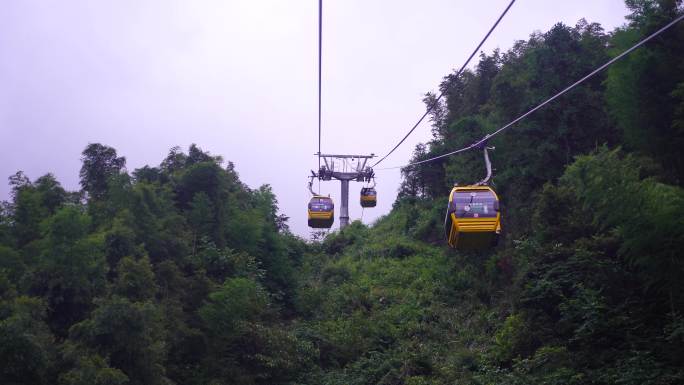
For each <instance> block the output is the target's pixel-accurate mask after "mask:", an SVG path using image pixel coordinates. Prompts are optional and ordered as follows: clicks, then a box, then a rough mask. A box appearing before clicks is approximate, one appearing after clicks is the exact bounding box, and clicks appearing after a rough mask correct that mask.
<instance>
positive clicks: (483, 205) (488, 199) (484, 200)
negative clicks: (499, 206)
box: [453, 190, 497, 218]
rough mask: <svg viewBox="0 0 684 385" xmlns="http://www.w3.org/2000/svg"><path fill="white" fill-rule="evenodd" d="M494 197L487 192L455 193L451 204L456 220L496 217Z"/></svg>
mask: <svg viewBox="0 0 684 385" xmlns="http://www.w3.org/2000/svg"><path fill="white" fill-rule="evenodd" d="M495 202H496V196H495V195H494V193H492V192H491V191H489V190H475V191H457V192H455V193H454V197H453V204H454V209H455V212H456V217H458V218H493V217H496V214H497V213H496V208H495Z"/></svg>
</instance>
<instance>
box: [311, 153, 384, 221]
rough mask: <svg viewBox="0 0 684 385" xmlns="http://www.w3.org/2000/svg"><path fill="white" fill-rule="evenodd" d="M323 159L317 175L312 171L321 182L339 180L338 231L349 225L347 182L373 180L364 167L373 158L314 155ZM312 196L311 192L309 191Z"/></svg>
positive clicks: (369, 156)
mask: <svg viewBox="0 0 684 385" xmlns="http://www.w3.org/2000/svg"><path fill="white" fill-rule="evenodd" d="M314 155H316V156H320V158H321V159H323V162H324V163H325V164H324V165H321V167H320V169H319V170H318V173H315V172H313V171H312V174H313V176H314V177H316V178H318V179H319V180H322V181H329V180H333V179H336V180H339V181H340V185H341V193H342V194H341V197H340V199H341V202H340V229H343V228H345V227H347V225H349V181H356V182H369V181H370V180H371V179H372V178H373V175H374V174H373V169H372V168H370V167H367V166H366V163H367V162H368V159H372V158H374V157H375V154H370V155H337V154H319V153H316V154H314ZM311 193H312V194H314V192H313V191H311Z"/></svg>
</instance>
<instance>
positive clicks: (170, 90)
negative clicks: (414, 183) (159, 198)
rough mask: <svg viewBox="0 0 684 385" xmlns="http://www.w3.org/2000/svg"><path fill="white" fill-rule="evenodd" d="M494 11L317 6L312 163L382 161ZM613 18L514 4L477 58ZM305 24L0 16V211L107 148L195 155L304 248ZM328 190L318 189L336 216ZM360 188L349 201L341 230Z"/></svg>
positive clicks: (400, 159)
mask: <svg viewBox="0 0 684 385" xmlns="http://www.w3.org/2000/svg"><path fill="white" fill-rule="evenodd" d="M507 4H508V0H487V1H461V0H423V1H406V0H400V1H398V0H378V1H372V0H371V1H369V0H366V1H361V0H324V7H323V13H324V15H323V19H324V21H323V136H322V151H323V152H324V153H355V154H358V153H371V152H373V153H375V154H378V155H382V154H385V153H386V152H387V151H389V149H390V148H391V147H393V146H394V144H396V142H397V141H398V140H399V139H400V138H401V137H402V136H403V135H404V134H405V133H406V132H407V131H408V129H409V128H410V127H411V126H412V125H413V124H414V123H415V121H416V120H417V119H418V117H419V116H420V115H421V114H422V113H423V112H424V108H425V107H424V105H423V103H422V102H421V99H422V97H423V95H424V93H425V92H428V91H436V90H437V88H438V86H439V83H440V81H441V79H442V77H443V76H445V75H447V74H449V73H450V72H452V71H453V70H454V69H455V68H458V67H460V66H461V65H462V63H463V62H464V61H465V59H466V58H467V56H468V55H469V53H470V52H471V51H472V50H473V49H474V47H475V46H476V44H477V43H478V42H479V40H480V39H481V38H482V37H483V36H484V34H485V33H486V31H487V30H488V29H489V28H490V26H491V25H492V24H493V22H494V21H495V19H496V18H497V17H498V15H499V14H500V13H501V11H502V10H503V9H504V7H505V6H506V5H507ZM627 13H628V11H627V9H626V8H625V6H624V4H623V2H622V1H621V0H572V1H567V0H566V1H544V0H518V1H517V2H516V4H515V5H513V7H512V9H511V10H510V11H509V13H508V14H507V16H506V17H505V18H504V19H503V21H502V22H501V24H500V25H499V27H498V28H497V30H496V31H495V32H494V33H493V34H492V36H491V37H490V39H489V41H488V42H487V43H486V44H485V46H484V47H483V51H485V52H486V53H491V51H492V50H494V49H495V48H497V47H498V48H500V49H501V50H507V49H509V48H510V47H511V46H512V45H513V43H514V42H515V41H516V40H522V39H527V38H528V36H529V35H530V33H532V32H533V31H546V30H548V29H549V28H550V27H551V26H553V24H555V23H557V22H563V23H566V24H568V25H575V23H576V22H577V21H578V20H579V19H580V18H582V17H584V18H586V19H587V20H588V21H589V22H598V23H601V24H602V25H603V27H604V28H605V30H606V31H611V30H613V29H614V28H615V27H617V26H620V25H622V24H623V23H624V22H625V20H624V16H625V15H626V14H627ZM317 18H318V1H317V0H307V1H295V0H293V1H282V0H280V1H278V0H240V1H237V0H234V1H231V0H222V1H219V0H213V1H212V0H204V1H202V0H192V1H191V0H186V1H171V0H148V1H140V0H125V1H122V0H118V1H91V0H79V1H77V0H4V1H1V2H0V178H1V179H0V200H3V199H8V198H9V187H8V185H7V183H6V180H7V179H6V178H7V177H9V176H10V175H12V174H14V173H15V172H16V171H17V170H23V171H24V172H25V173H26V174H27V175H28V176H29V177H30V178H31V179H35V178H37V177H39V176H41V175H43V174H45V173H47V172H52V173H53V174H55V176H56V177H57V179H58V180H59V181H60V182H61V183H62V185H63V186H64V187H65V188H67V189H69V190H77V189H78V188H79V185H78V172H79V169H80V166H81V164H80V154H81V151H83V149H84V148H85V146H86V145H87V144H88V143H92V142H100V143H103V144H106V145H109V146H112V147H114V148H115V149H116V150H117V151H118V153H119V155H120V156H125V157H126V159H127V169H128V170H129V171H133V170H134V169H135V168H139V167H142V166H144V165H146V164H149V165H151V166H156V165H158V164H159V163H160V162H161V161H162V159H164V157H165V156H166V154H167V153H168V150H169V149H170V148H171V147H173V146H176V145H180V146H182V147H183V148H184V150H186V151H187V147H188V146H189V145H190V144H191V143H196V144H197V145H198V146H199V147H201V148H202V149H203V150H205V151H209V152H211V153H212V154H215V155H222V156H223V157H224V158H225V159H227V160H231V161H233V162H234V163H235V165H236V168H237V170H238V172H239V173H240V177H241V179H242V181H244V182H245V183H247V184H248V185H249V186H250V187H253V188H257V187H258V186H259V185H261V184H265V183H268V184H270V185H271V186H273V189H274V191H275V193H276V195H277V197H278V200H279V203H280V209H281V212H283V213H284V214H286V215H288V216H289V217H290V227H291V228H292V230H293V231H294V232H295V233H296V234H299V235H302V236H305V237H308V234H309V229H308V228H307V226H306V204H307V202H308V199H309V193H308V191H307V189H306V183H307V176H308V175H309V173H310V171H309V170H311V169H315V168H316V167H317V159H316V157H315V156H314V155H313V154H314V152H316V151H317V145H318V138H317V130H318V127H317V104H316V103H317V78H318V74H317V64H318V59H317V48H318V35H317V33H318V19H317ZM473 64H475V61H474V62H473ZM471 67H472V65H471ZM429 138H430V126H429V122H425V123H423V124H422V125H421V126H420V127H419V128H418V129H417V130H416V131H415V132H414V134H413V135H412V136H411V137H410V138H409V139H408V140H407V141H406V143H405V144H404V145H403V146H402V147H400V148H399V149H398V150H397V151H396V152H395V153H394V154H392V156H390V158H388V159H387V160H386V161H385V162H384V163H383V166H396V165H401V164H404V163H406V162H407V161H408V159H409V158H410V156H411V152H412V150H413V148H414V147H415V145H416V144H417V143H419V142H424V141H426V140H428V139H429ZM377 174H378V178H377V179H378V185H377V190H378V194H379V195H378V202H379V203H378V206H377V207H376V208H373V209H366V210H365V212H364V214H363V221H364V222H365V223H372V221H373V220H374V219H376V218H377V217H378V216H380V215H384V214H387V213H388V212H389V210H390V209H391V205H392V203H393V202H394V199H395V198H396V193H397V189H398V187H399V183H400V175H399V171H398V170H393V171H382V172H378V173H377ZM339 188H340V185H339V182H324V183H323V184H322V192H323V193H325V194H328V193H330V194H331V196H332V197H333V198H334V199H335V202H336V203H337V204H338V207H339ZM360 188H361V184H359V183H352V184H351V186H350V217H351V218H352V220H353V219H358V218H359V217H360V216H361V208H360V206H359V204H358V192H359V189H360ZM338 225H339V218H336V219H335V225H334V228H337V226H338Z"/></svg>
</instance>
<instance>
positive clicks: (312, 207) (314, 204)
mask: <svg viewBox="0 0 684 385" xmlns="http://www.w3.org/2000/svg"><path fill="white" fill-rule="evenodd" d="M308 217H309V227H313V228H315V229H329V228H330V227H331V226H332V225H333V222H334V221H335V204H334V203H333V200H332V198H330V197H326V196H323V195H314V196H313V197H311V200H310V201H309V209H308Z"/></svg>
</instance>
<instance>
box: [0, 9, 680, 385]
mask: <svg viewBox="0 0 684 385" xmlns="http://www.w3.org/2000/svg"><path fill="white" fill-rule="evenodd" d="M627 5H628V7H629V8H630V10H631V11H632V14H631V15H630V17H629V23H628V24H627V25H625V26H624V27H621V28H619V29H618V30H616V31H613V32H610V33H606V32H605V31H604V30H603V29H602V28H601V27H600V25H598V24H594V23H588V22H586V21H584V20H581V21H580V22H578V24H577V25H576V26H574V27H570V26H566V25H563V24H557V25H555V26H554V27H553V28H551V29H550V30H549V31H546V32H543V33H542V32H535V33H534V34H532V35H531V36H530V38H529V39H528V40H526V41H519V42H518V43H516V44H515V46H514V47H513V48H512V49H510V50H509V51H507V52H500V51H495V52H493V53H491V54H489V55H487V54H482V55H481V57H480V61H479V63H478V64H477V66H476V67H475V68H474V69H473V70H472V71H466V72H465V73H463V74H462V75H461V76H458V77H456V76H453V75H449V76H446V77H445V78H444V81H443V83H442V84H441V86H440V87H441V90H442V91H444V92H445V95H446V97H445V98H444V99H443V101H442V102H441V103H439V104H438V107H437V108H436V109H435V110H434V111H433V113H432V115H431V118H432V130H433V139H432V140H431V141H430V142H428V143H426V144H421V145H419V146H417V147H416V149H415V152H414V155H413V160H416V161H417V160H422V159H427V158H429V157H432V156H435V155H439V154H442V153H444V152H448V151H450V150H453V149H455V148H460V147H463V146H467V145H469V144H471V143H473V142H475V141H476V140H478V139H480V138H482V137H483V136H484V135H485V134H487V133H489V132H492V131H493V130H495V129H496V128H498V127H500V126H501V125H502V124H505V123H507V122H508V121H510V120H512V119H513V118H515V117H517V116H519V115H520V114H522V113H524V112H526V111H527V110H529V109H530V108H532V107H534V106H535V105H536V104H538V103H539V102H541V101H543V100H545V99H546V98H548V97H549V96H551V95H553V94H554V93H555V92H557V91H559V90H560V89H562V88H563V87H565V86H566V85H568V84H570V83H572V82H574V81H575V80H577V79H578V78H580V77H582V76H584V75H585V74H587V73H588V72H590V71H591V70H593V69H594V68H595V67H597V66H599V65H600V64H602V63H604V62H605V61H607V60H609V59H610V58H611V57H613V56H615V55H617V54H618V53H619V52H622V51H623V50H624V49H626V48H628V47H630V46H631V45H632V44H634V43H635V42H636V41H638V40H639V39H640V38H642V37H644V36H646V35H648V34H649V33H651V32H653V31H655V30H656V29H658V28H659V27H660V26H662V25H663V24H664V23H666V22H668V21H669V20H672V19H673V18H674V17H676V16H678V15H681V14H682V12H684V10H683V9H682V6H681V2H680V1H672V0H663V1H654V0H628V1H627ZM683 90H684V24H680V25H678V26H675V27H674V28H672V29H671V30H670V31H668V32H666V33H664V34H663V35H661V36H660V37H658V38H656V39H654V40H653V41H651V42H649V43H648V44H647V45H645V46H644V47H642V48H640V49H639V50H637V51H635V52H634V53H633V54H631V55H630V56H628V57H626V58H625V59H623V60H622V61H620V62H618V63H616V64H615V65H614V66H612V67H610V68H609V69H608V70H607V71H606V72H603V73H601V74H599V75H598V76H597V77H595V78H593V79H592V80H591V81H589V82H587V83H585V84H584V85H582V86H581V87H578V88H576V89H575V90H573V91H572V92H570V93H568V94H567V95H565V96H563V97H561V98H559V99H558V100H556V101H555V102H554V103H553V104H550V105H548V106H546V107H544V108H543V109H541V110H539V111H537V112H536V113H535V114H533V115H531V116H530V117H529V118H527V119H525V120H523V121H522V122H520V123H519V124H517V125H516V126H515V127H514V128H512V129H511V130H510V131H509V132H507V133H506V134H505V135H501V136H498V137H496V138H494V139H493V140H491V141H490V143H489V145H492V146H494V147H496V150H494V151H493V153H492V160H493V162H494V166H495V168H496V172H495V178H494V187H495V188H496V189H497V192H498V193H499V195H500V196H501V198H502V212H503V220H504V223H503V228H504V234H503V238H502V240H501V242H500V243H499V245H498V246H497V247H496V248H493V249H491V250H485V251H481V252H470V253H465V252H457V251H454V250H451V249H448V248H447V247H446V246H445V244H444V240H443V230H442V223H443V219H444V208H445V206H446V196H447V194H448V192H449V190H450V188H451V186H452V185H453V184H454V183H460V184H467V183H472V182H474V181H477V180H479V179H481V177H482V174H483V173H484V166H483V162H482V154H481V153H479V152H477V151H473V152H468V153H465V154H461V155H459V156H455V157H450V158H443V159H440V160H439V161H436V162H430V163H424V164H420V165H418V166H415V167H410V168H405V169H403V170H402V173H403V177H404V178H403V183H402V185H401V187H400V191H399V197H398V198H397V200H396V202H395V203H394V206H393V209H392V211H391V212H390V213H389V214H387V215H386V216H384V217H382V218H381V219H380V220H378V221H377V222H376V223H374V224H373V225H372V226H370V227H369V226H366V225H364V224H362V223H360V222H354V223H352V224H351V225H350V226H349V227H347V228H346V229H344V230H343V231H338V232H333V233H331V234H329V235H328V236H327V237H325V238H324V239H322V240H315V241H305V240H303V239H301V238H299V237H297V236H295V235H293V234H292V233H291V232H290V231H289V229H288V227H287V220H288V218H287V217H286V216H285V215H283V214H281V213H280V212H279V210H278V202H277V199H276V196H275V195H274V193H273V191H272V190H271V188H270V187H269V186H268V185H264V186H261V187H259V188H256V189H253V188H250V187H248V186H247V185H245V184H244V183H242V182H241V181H240V178H239V176H238V174H237V172H236V169H235V166H234V165H233V164H232V163H230V162H227V163H226V162H224V161H223V159H222V158H221V157H218V156H215V155H212V154H209V153H207V152H205V151H202V150H201V149H200V148H199V147H197V146H196V145H191V146H190V147H189V148H188V150H187V152H185V151H183V150H181V149H180V148H178V147H176V148H172V149H171V150H170V151H169V153H168V154H167V156H166V158H164V159H163V160H162V161H161V162H160V164H159V165H158V166H155V167H151V166H145V167H142V168H138V169H135V170H133V171H129V170H128V169H126V159H125V158H124V157H122V156H119V154H118V153H117V151H116V150H115V149H114V148H111V147H109V146H106V145H103V144H99V143H92V144H89V145H88V146H87V147H86V148H85V150H84V151H83V153H82V168H81V170H80V178H81V187H82V188H81V190H80V191H76V192H71V191H66V190H65V189H64V188H63V187H62V186H61V185H60V183H59V182H58V181H57V180H56V179H55V178H54V176H53V175H51V174H47V175H44V176H41V177H39V178H37V179H35V180H31V179H30V178H28V177H27V176H26V175H24V173H22V172H17V173H16V174H15V175H13V176H11V177H10V178H9V183H10V185H11V187H12V195H11V199H10V200H9V201H7V202H3V204H2V206H0V363H1V364H0V383H3V384H12V385H15V384H61V385H77V384H78V385H81V384H82V385H85V384H102V385H105V384H106V385H114V384H198V385H199V384H215V385H218V384H244V385H248V384H311V385H314V384H330V385H336V384H339V385H342V384H344V385H350V384H384V385H401V384H406V385H426V384H482V385H484V384H516V385H517V384H635V385H636V384H653V385H656V384H658V385H661V384H673V385H674V384H681V383H684V366H683V365H682V362H684V280H682V279H681V277H682V275H683V273H684V259H683V258H682V254H681V250H684V230H682V229H683V225H684V219H683V218H684V189H683V188H682V184H683V183H684V175H683V173H684V162H683V160H682V151H681V150H680V148H681V142H682V138H684V134H683V131H682V130H683V129H684V91H683ZM434 98H435V96H434V95H431V94H428V95H426V98H425V102H426V103H432V102H433V100H434Z"/></svg>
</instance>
